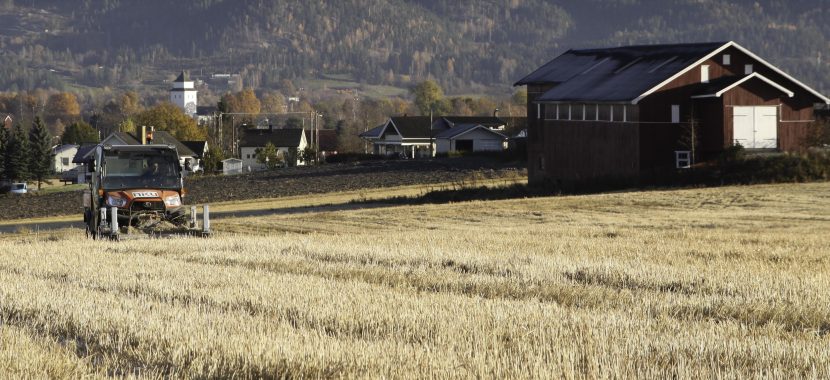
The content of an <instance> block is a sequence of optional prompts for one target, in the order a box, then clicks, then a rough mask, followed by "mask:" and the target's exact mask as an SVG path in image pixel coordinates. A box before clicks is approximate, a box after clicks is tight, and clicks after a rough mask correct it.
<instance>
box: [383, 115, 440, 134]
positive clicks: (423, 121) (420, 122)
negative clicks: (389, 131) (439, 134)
mask: <svg viewBox="0 0 830 380" xmlns="http://www.w3.org/2000/svg"><path fill="white" fill-rule="evenodd" d="M390 120H391V121H392V123H393V124H394V125H395V129H397V130H398V132H400V134H401V138H405V139H428V138H429V137H430V134H431V130H432V123H430V117H429V116H396V117H392V118H391V119H390Z"/></svg>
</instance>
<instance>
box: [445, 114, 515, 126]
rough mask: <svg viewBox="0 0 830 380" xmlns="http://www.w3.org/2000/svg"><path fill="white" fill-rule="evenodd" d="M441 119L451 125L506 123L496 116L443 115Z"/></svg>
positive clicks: (501, 124) (494, 124)
mask: <svg viewBox="0 0 830 380" xmlns="http://www.w3.org/2000/svg"><path fill="white" fill-rule="evenodd" d="M442 119H444V120H446V121H448V122H449V123H450V124H452V125H458V124H481V125H483V126H485V127H489V128H494V127H499V126H503V125H506V124H507V123H506V122H505V121H504V120H502V119H501V118H499V117H497V116H444V117H442Z"/></svg>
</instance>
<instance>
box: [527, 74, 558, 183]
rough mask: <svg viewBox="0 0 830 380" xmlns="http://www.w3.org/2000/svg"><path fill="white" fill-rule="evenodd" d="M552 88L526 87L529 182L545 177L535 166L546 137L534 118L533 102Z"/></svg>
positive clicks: (534, 108)
mask: <svg viewBox="0 0 830 380" xmlns="http://www.w3.org/2000/svg"><path fill="white" fill-rule="evenodd" d="M553 87H555V85H554V84H547V85H533V84H530V85H528V86H527V162H528V164H527V175H528V178H529V180H530V181H533V180H534V179H536V178H538V179H540V180H541V179H542V178H544V177H545V176H546V174H545V173H544V171H540V170H539V166H538V165H537V164H538V162H539V160H540V158H541V153H542V152H543V150H544V149H543V144H544V141H545V140H546V139H547V137H546V136H545V130H543V129H542V128H541V121H540V120H539V119H538V118H537V117H536V104H534V103H533V102H534V101H536V98H538V97H539V96H542V94H544V93H545V92H547V91H548V90H550V89H551V88H553ZM543 111H544V110H543ZM543 115H544V112H543Z"/></svg>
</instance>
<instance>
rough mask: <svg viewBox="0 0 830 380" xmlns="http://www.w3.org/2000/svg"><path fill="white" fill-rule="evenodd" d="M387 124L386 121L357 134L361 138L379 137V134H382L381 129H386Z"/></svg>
mask: <svg viewBox="0 0 830 380" xmlns="http://www.w3.org/2000/svg"><path fill="white" fill-rule="evenodd" d="M387 124H388V122H386V123H383V124H381V125H378V126H377V127H374V128H372V129H370V130H368V131H366V132H363V133H361V134H360V135H359V136H360V137H363V138H375V139H376V138H380V136H381V135H382V134H383V131H384V130H385V129H386V125H387Z"/></svg>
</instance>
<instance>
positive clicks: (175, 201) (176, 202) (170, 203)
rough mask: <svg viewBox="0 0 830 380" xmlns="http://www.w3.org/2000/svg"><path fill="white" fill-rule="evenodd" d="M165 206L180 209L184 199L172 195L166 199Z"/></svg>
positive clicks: (177, 195)
mask: <svg viewBox="0 0 830 380" xmlns="http://www.w3.org/2000/svg"><path fill="white" fill-rule="evenodd" d="M164 205H165V206H167V207H178V206H181V205H182V198H181V197H179V194H176V195H171V196H169V197H167V198H164Z"/></svg>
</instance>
